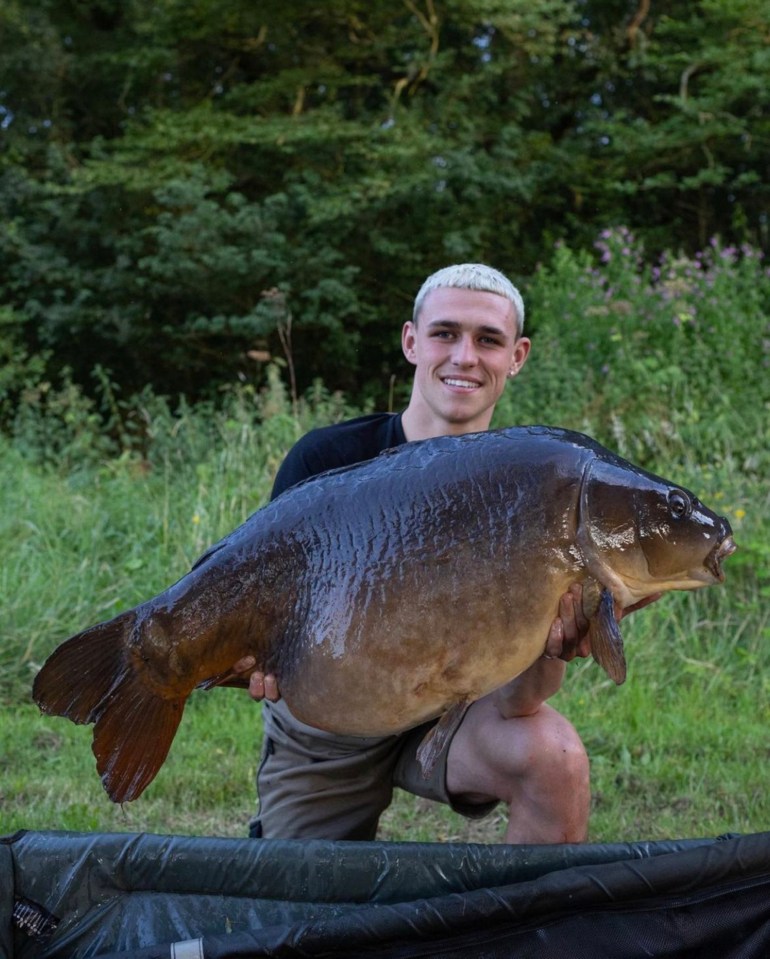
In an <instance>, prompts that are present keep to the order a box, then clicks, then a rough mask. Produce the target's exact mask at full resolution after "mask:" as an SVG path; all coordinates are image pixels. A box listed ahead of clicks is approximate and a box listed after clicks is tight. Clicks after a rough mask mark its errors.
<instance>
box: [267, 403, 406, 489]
mask: <svg viewBox="0 0 770 959" xmlns="http://www.w3.org/2000/svg"><path fill="white" fill-rule="evenodd" d="M401 443H406V436H405V435H404V428H403V426H402V425H401V414H400V413H370V414H369V415H368V416H359V417H356V419H353V420H346V421H345V422H344V423H335V424H334V425H333V426H322V427H321V428H320V429H316V430H311V431H310V432H309V433H306V434H305V435H304V436H303V437H302V439H300V440H298V441H297V442H296V443H295V444H294V446H292V448H291V449H290V450H289V452H288V454H287V455H286V459H285V460H284V461H283V463H282V464H281V468H280V469H279V470H278V474H277V475H276V477H275V482H274V484H273V492H272V494H271V496H270V498H271V499H275V498H276V496H279V495H280V494H281V493H283V492H284V491H285V490H287V489H289V488H290V487H292V486H296V484H297V483H300V482H301V481H302V480H305V479H308V478H309V477H311V476H316V475H318V473H323V472H324V471H325V470H331V469H337V468H338V467H340V466H353V465H354V464H355V463H363V462H364V461H365V460H370V459H373V458H374V457H375V456H378V455H379V454H380V453H382V451H383V450H387V449H390V448H391V447H392V446H399V445H400V444H401Z"/></svg>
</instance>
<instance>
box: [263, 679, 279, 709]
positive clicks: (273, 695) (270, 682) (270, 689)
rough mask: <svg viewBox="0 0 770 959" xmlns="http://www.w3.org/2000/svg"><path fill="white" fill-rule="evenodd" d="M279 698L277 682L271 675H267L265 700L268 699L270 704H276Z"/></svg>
mask: <svg viewBox="0 0 770 959" xmlns="http://www.w3.org/2000/svg"><path fill="white" fill-rule="evenodd" d="M280 698H281V694H280V692H279V691H278V680H277V679H276V678H275V676H273V674H272V673H268V674H267V676H265V699H269V700H270V702H271V703H276V702H278V700H279V699H280Z"/></svg>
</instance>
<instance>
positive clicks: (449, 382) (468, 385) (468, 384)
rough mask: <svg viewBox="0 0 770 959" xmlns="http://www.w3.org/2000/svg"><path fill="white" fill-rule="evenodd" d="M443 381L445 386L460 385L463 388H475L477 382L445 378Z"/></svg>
mask: <svg viewBox="0 0 770 959" xmlns="http://www.w3.org/2000/svg"><path fill="white" fill-rule="evenodd" d="M444 382H445V383H446V385H447V386H461V387H462V388H463V389H464V390H475V389H477V388H478V385H479V384H478V383H472V382H471V381H470V380H454V379H449V378H447V379H445V380H444Z"/></svg>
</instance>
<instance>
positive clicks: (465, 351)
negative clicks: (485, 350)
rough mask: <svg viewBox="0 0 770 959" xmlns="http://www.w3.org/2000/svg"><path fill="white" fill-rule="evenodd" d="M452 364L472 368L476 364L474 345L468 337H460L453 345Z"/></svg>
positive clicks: (476, 354) (476, 356)
mask: <svg viewBox="0 0 770 959" xmlns="http://www.w3.org/2000/svg"><path fill="white" fill-rule="evenodd" d="M452 362H453V363H455V364H456V365H457V366H474V365H475V364H476V363H477V362H478V353H477V352H476V345H475V343H474V342H473V340H472V339H471V337H469V336H461V337H460V339H459V340H457V342H456V343H455V347H454V350H453V352H452Z"/></svg>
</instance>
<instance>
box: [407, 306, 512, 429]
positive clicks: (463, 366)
mask: <svg viewBox="0 0 770 959" xmlns="http://www.w3.org/2000/svg"><path fill="white" fill-rule="evenodd" d="M529 345H530V344H529V340H528V339H527V338H526V337H518V338H517V325H516V315H515V309H514V306H513V304H512V303H511V302H510V301H509V300H507V299H506V298H505V297H503V296H498V295H497V294H496V293H482V292H479V291H476V290H462V289H455V288H444V289H437V290H432V291H431V292H430V293H429V294H428V296H427V297H426V299H425V301H424V303H423V308H422V312H421V313H420V315H419V317H418V322H417V325H416V326H415V325H414V323H412V322H408V323H406V324H405V325H404V329H403V334H402V346H403V350H404V355H405V356H406V358H407V359H408V360H409V362H410V363H413V364H414V365H415V367H416V370H415V381H414V390H413V393H412V404H414V403H417V404H418V405H419V407H420V411H421V413H422V414H423V416H425V417H427V418H429V419H430V420H431V421H432V422H433V423H435V424H436V425H443V426H444V429H443V430H442V431H443V432H449V433H460V432H470V431H472V430H483V429H486V428H487V427H488V426H489V421H490V419H491V417H492V412H493V411H494V406H495V403H496V402H497V401H498V399H499V398H500V395H501V394H502V392H503V389H504V388H505V381H506V378H507V377H508V376H509V375H515V374H516V373H518V371H519V370H520V369H521V367H522V366H523V364H524V361H525V360H526V358H527V354H528V353H529Z"/></svg>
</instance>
